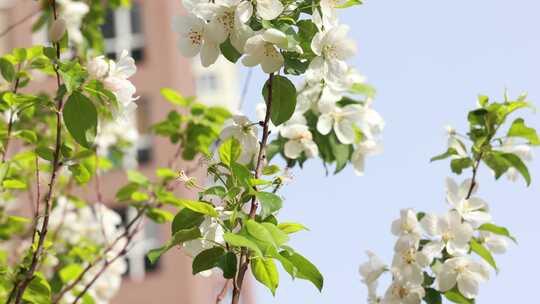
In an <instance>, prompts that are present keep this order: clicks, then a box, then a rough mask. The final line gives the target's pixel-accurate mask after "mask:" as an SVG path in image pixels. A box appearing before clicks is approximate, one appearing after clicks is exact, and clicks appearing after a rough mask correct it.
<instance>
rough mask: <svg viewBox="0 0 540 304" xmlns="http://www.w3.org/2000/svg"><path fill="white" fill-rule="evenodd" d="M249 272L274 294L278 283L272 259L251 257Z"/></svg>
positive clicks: (277, 274) (277, 275)
mask: <svg viewBox="0 0 540 304" xmlns="http://www.w3.org/2000/svg"><path fill="white" fill-rule="evenodd" d="M251 272H252V273H253V276H254V277H255V279H256V280H257V281H259V282H260V283H262V284H263V285H265V286H266V287H268V289H270V291H271V292H272V294H273V295H275V294H276V288H277V287H278V284H279V273H278V271H277V267H276V264H275V263H274V261H273V260H272V259H269V258H254V259H251Z"/></svg>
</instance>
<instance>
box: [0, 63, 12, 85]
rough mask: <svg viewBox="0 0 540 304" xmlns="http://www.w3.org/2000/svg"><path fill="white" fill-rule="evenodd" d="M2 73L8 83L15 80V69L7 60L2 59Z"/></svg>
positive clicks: (0, 64) (0, 69)
mask: <svg viewBox="0 0 540 304" xmlns="http://www.w3.org/2000/svg"><path fill="white" fill-rule="evenodd" d="M0 72H1V73H2V76H3V77H4V79H5V80H6V81H8V82H12V81H13V80H14V78H15V67H14V66H13V64H12V63H11V61H9V60H7V59H6V58H0Z"/></svg>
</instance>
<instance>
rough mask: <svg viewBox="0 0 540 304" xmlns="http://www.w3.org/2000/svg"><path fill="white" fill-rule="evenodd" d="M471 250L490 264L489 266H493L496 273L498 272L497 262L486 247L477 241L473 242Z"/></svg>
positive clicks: (473, 240)
mask: <svg viewBox="0 0 540 304" xmlns="http://www.w3.org/2000/svg"><path fill="white" fill-rule="evenodd" d="M471 250H472V251H473V252H474V253H476V254H478V255H479V256H480V257H481V258H483V259H484V260H485V261H486V262H488V263H489V265H491V267H493V268H494V269H495V270H496V271H498V269H497V263H496V262H495V259H494V258H493V255H491V252H489V250H488V249H487V248H486V247H484V246H483V245H482V244H480V243H478V242H477V241H476V240H475V239H472V240H471Z"/></svg>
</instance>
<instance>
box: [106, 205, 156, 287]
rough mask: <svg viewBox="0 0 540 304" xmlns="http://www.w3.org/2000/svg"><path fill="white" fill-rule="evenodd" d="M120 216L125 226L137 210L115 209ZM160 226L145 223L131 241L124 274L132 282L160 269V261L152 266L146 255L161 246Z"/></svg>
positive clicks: (149, 222)
mask: <svg viewBox="0 0 540 304" xmlns="http://www.w3.org/2000/svg"><path fill="white" fill-rule="evenodd" d="M115 211H116V212H118V213H119V214H120V216H121V217H122V220H123V222H124V226H125V225H127V224H128V223H129V222H130V221H131V220H132V219H133V218H134V217H135V216H136V215H137V210H136V209H135V208H133V207H122V208H117V209H115ZM160 236H161V226H160V225H158V224H156V223H154V222H151V221H146V222H145V223H144V225H143V226H142V230H141V231H140V232H139V233H138V234H137V235H136V236H135V238H134V240H133V244H134V245H133V247H130V250H129V251H128V252H127V255H126V260H127V264H128V267H127V271H126V273H125V274H124V275H125V276H129V278H130V279H132V280H139V281H140V280H142V279H144V276H145V275H146V274H148V273H152V272H155V271H157V270H159V268H160V265H161V264H160V261H159V260H158V261H156V262H155V263H154V264H152V263H150V261H149V260H148V258H147V257H146V255H147V254H148V252H149V251H150V250H151V249H154V248H157V247H159V246H161V240H160Z"/></svg>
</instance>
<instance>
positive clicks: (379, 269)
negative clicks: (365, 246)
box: [358, 251, 387, 285]
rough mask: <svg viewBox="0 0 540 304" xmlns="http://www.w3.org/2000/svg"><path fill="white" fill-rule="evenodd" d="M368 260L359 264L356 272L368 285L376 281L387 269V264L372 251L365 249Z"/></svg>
mask: <svg viewBox="0 0 540 304" xmlns="http://www.w3.org/2000/svg"><path fill="white" fill-rule="evenodd" d="M366 254H367V256H368V261H367V262H365V263H364V264H362V265H360V267H359V269H358V272H359V273H360V275H361V276H362V282H364V283H365V284H367V285H369V284H371V283H373V282H376V281H377V280H378V279H379V277H380V276H381V274H382V273H383V272H385V271H386V270H387V266H386V265H385V264H384V263H383V261H382V260H381V259H380V258H379V257H378V256H377V255H376V254H375V253H373V252H371V251H367V252H366Z"/></svg>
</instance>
